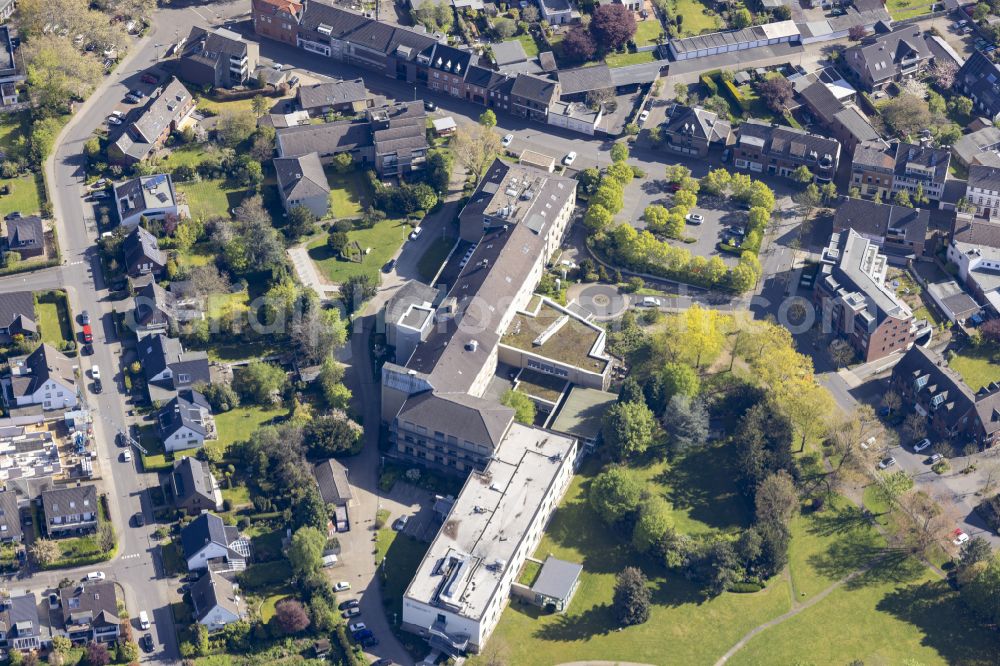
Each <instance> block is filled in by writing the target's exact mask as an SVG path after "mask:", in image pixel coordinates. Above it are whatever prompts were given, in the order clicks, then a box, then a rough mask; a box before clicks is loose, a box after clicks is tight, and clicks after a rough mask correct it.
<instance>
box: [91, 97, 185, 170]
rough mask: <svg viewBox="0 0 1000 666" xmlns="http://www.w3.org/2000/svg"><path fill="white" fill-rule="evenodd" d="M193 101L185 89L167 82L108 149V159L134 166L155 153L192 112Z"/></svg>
mask: <svg viewBox="0 0 1000 666" xmlns="http://www.w3.org/2000/svg"><path fill="white" fill-rule="evenodd" d="M194 105H195V101H194V98H193V97H192V96H191V93H189V92H188V90H187V88H185V87H184V85H183V84H182V83H181V82H180V81H178V80H177V79H176V78H171V79H170V81H168V82H167V83H166V84H165V85H164V86H163V87H162V88H160V92H159V93H158V94H155V93H154V95H152V96H151V98H150V101H149V102H148V103H147V104H146V107H145V108H144V109H143V110H142V111H141V112H140V114H139V117H138V118H137V119H136V120H135V122H133V123H130V124H129V125H127V126H126V127H125V129H124V131H123V132H122V133H121V134H120V135H119V136H118V138H117V139H115V140H114V141H113V142H112V143H111V145H110V146H108V159H109V160H111V162H113V163H116V164H135V163H136V162H141V161H142V160H144V159H146V157H148V156H149V154H150V153H152V152H153V151H154V150H158V149H159V148H160V147H162V146H163V143H164V142H165V141H166V140H167V137H168V136H170V133H171V132H173V131H175V130H176V129H177V128H178V127H179V126H180V125H181V124H182V123H183V122H184V120H186V119H187V117H188V116H190V115H191V112H192V111H193V110H194Z"/></svg>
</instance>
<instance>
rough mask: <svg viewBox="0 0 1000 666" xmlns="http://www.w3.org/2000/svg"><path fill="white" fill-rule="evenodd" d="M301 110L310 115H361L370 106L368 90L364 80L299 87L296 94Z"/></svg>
mask: <svg viewBox="0 0 1000 666" xmlns="http://www.w3.org/2000/svg"><path fill="white" fill-rule="evenodd" d="M296 101H297V102H298V105H299V108H300V109H302V110H303V111H308V112H309V114H310V115H313V116H316V115H323V114H325V113H330V112H334V113H346V114H355V113H361V112H362V111H364V110H365V109H367V108H368V107H369V106H371V100H369V99H368V90H367V89H366V88H365V82H364V81H363V80H362V79H354V80H350V81H347V80H345V81H328V82H326V83H317V84H316V85H312V86H299V90H298V92H297V93H296Z"/></svg>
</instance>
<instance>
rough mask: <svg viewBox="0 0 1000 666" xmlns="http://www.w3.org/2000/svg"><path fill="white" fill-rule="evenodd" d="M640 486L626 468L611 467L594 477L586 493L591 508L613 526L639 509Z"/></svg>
mask: <svg viewBox="0 0 1000 666" xmlns="http://www.w3.org/2000/svg"><path fill="white" fill-rule="evenodd" d="M642 495H643V489H642V484H641V483H640V482H639V480H638V479H636V477H635V475H634V473H633V472H632V471H631V470H629V469H628V468H626V467H619V466H617V465H616V466H613V467H609V468H608V469H606V470H605V471H603V472H601V473H600V474H598V475H597V476H596V477H594V480H593V481H591V482H590V488H589V490H588V491H587V501H588V502H589V503H590V506H591V508H592V509H593V510H594V512H595V513H597V515H598V516H600V517H601V520H603V521H604V522H605V523H607V524H608V525H614V524H615V523H618V522H620V521H622V520H624V519H626V518H627V517H629V516H631V515H632V513H633V512H634V511H635V510H636V509H637V508H638V507H639V502H641V501H642Z"/></svg>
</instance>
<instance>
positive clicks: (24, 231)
mask: <svg viewBox="0 0 1000 666" xmlns="http://www.w3.org/2000/svg"><path fill="white" fill-rule="evenodd" d="M7 244H8V245H9V246H10V249H11V250H14V251H15V252H17V251H18V250H20V249H21V248H26V249H34V248H41V247H43V246H44V245H45V226H44V225H43V224H42V218H40V217H38V216H37V215H29V216H28V217H14V218H11V217H8V218H7Z"/></svg>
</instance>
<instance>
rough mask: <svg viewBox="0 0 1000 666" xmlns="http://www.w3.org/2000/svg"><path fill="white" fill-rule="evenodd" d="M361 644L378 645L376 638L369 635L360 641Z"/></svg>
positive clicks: (366, 645)
mask: <svg viewBox="0 0 1000 666" xmlns="http://www.w3.org/2000/svg"><path fill="white" fill-rule="evenodd" d="M361 645H363V646H364V647H366V648H373V647H375V646H376V645H378V639H377V638H375V637H374V636H369V637H368V638H366V639H365V640H363V641H361Z"/></svg>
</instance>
